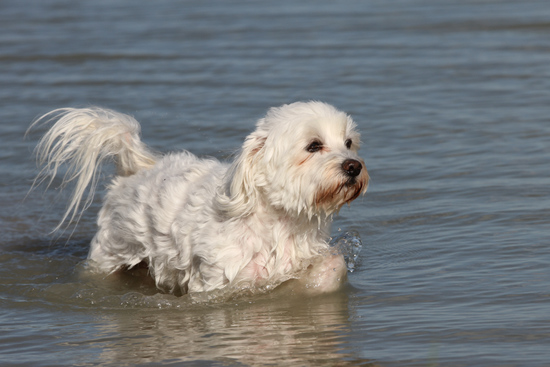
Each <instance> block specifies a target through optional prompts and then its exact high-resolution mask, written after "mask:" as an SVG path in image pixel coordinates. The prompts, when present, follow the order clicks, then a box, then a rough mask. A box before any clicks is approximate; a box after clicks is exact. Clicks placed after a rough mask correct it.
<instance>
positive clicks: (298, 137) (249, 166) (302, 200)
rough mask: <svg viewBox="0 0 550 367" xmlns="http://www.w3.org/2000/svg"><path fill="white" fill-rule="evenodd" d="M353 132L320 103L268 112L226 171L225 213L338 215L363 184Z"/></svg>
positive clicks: (346, 121)
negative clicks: (269, 210) (262, 211)
mask: <svg viewBox="0 0 550 367" xmlns="http://www.w3.org/2000/svg"><path fill="white" fill-rule="evenodd" d="M355 127H356V126H355V124H354V122H353V120H352V119H351V118H350V117H349V116H348V115H346V114H345V113H343V112H341V111H338V110H337V109H335V108H334V107H332V106H330V105H327V104H325V103H321V102H308V103H303V102H297V103H292V104H288V105H284V106H281V107H277V108H272V109H270V110H269V111H268V113H267V115H266V116H265V117H264V118H263V119H260V120H259V121H258V123H257V128H256V131H254V132H253V133H252V134H250V135H249V136H248V137H247V139H246V141H245V143H244V145H243V149H242V151H241V153H240V155H239V156H238V157H237V159H236V160H235V162H234V163H233V165H232V166H231V168H230V170H229V172H228V176H227V182H226V185H227V186H226V187H225V195H226V198H227V201H226V202H225V204H226V205H224V206H225V209H226V210H228V211H230V213H231V214H230V215H246V214H250V213H252V212H253V211H254V210H255V208H259V207H260V206H269V207H271V208H275V209H283V210H285V211H286V212H288V214H290V215H291V216H298V215H302V214H306V215H308V216H309V217H310V218H311V217H312V216H314V215H317V214H321V213H324V214H326V215H330V214H331V213H333V212H335V211H338V209H340V207H341V206H342V205H344V204H345V203H350V202H351V201H353V200H354V199H355V198H357V197H358V196H359V195H360V194H362V193H365V192H366V190H367V186H368V182H369V176H368V173H367V170H366V168H365V164H364V162H363V160H362V159H361V158H360V157H359V156H358V154H357V150H358V149H359V144H360V135H359V133H358V132H357V131H356V129H355Z"/></svg>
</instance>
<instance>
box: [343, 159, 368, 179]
mask: <svg viewBox="0 0 550 367" xmlns="http://www.w3.org/2000/svg"><path fill="white" fill-rule="evenodd" d="M361 168H363V166H362V165H361V162H359V161H356V160H355V159H346V160H345V161H344V162H343V163H342V169H343V170H344V172H346V174H347V175H348V176H350V177H357V176H359V174H360V173H361Z"/></svg>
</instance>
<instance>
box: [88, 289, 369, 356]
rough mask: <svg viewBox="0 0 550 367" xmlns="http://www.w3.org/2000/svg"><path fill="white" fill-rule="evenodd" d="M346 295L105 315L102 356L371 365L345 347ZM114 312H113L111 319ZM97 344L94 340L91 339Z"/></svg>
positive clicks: (273, 296) (284, 297)
mask: <svg viewBox="0 0 550 367" xmlns="http://www.w3.org/2000/svg"><path fill="white" fill-rule="evenodd" d="M349 316H350V315H349V311H348V296H347V293H346V292H344V291H343V292H339V293H335V294H331V295H325V296H320V297H313V298H306V299H304V298H302V297H299V296H297V295H290V294H288V293H286V294H285V292H284V291H279V292H274V293H273V294H270V295H266V296H263V297H261V298H258V297H256V298H254V299H252V298H250V299H239V300H238V301H237V302H236V303H235V302H232V303H228V304H210V305H204V304H201V305H191V306H186V307H185V309H170V310H148V311H146V310H143V309H141V310H126V311H124V312H116V313H111V314H104V317H105V318H106V319H105V320H103V322H101V323H100V326H99V327H101V328H102V330H101V334H102V335H104V336H106V335H117V337H116V338H114V339H109V338H105V337H102V340H103V342H100V344H101V349H102V353H101V359H102V362H103V363H113V364H116V363H125V364H138V363H147V362H155V361H156V362H158V361H165V362H170V361H172V362H175V361H179V362H181V361H197V360H208V361H218V362H224V364H225V363H235V362H238V363H242V364H245V365H260V364H262V365H263V364H273V365H281V364H284V365H300V366H303V365H317V366H318V365H331V366H333V365H338V366H345V365H353V366H357V365H371V364H370V363H368V361H366V360H360V359H359V358H358V357H357V356H354V355H353V354H352V353H351V352H350V351H349V350H347V349H346V346H345V339H346V337H347V336H348V335H349V329H350V328H349V321H348V320H349ZM107 318H108V319H107ZM92 343H93V341H92Z"/></svg>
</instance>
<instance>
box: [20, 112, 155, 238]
mask: <svg viewBox="0 0 550 367" xmlns="http://www.w3.org/2000/svg"><path fill="white" fill-rule="evenodd" d="M55 120H57V121H56V122H55V123H54V125H53V126H52V127H51V128H50V130H49V131H48V132H47V133H46V135H44V137H42V139H41V140H40V142H39V143H38V146H37V147H36V150H35V153H36V156H37V161H38V164H39V165H41V166H44V167H43V168H42V171H40V173H39V174H38V176H37V177H36V179H35V181H34V184H33V187H35V186H37V185H39V184H41V183H42V182H43V181H44V180H46V178H47V177H48V176H49V177H50V179H49V182H48V186H49V185H51V183H52V181H53V179H54V177H55V175H56V174H57V171H58V169H59V168H60V166H61V165H62V164H64V163H66V164H67V165H68V169H67V172H66V173H65V176H64V178H63V181H62V184H61V186H62V187H64V186H65V185H66V184H67V183H69V182H71V181H75V180H76V184H75V187H74V192H73V194H72V198H71V200H70V203H69V205H68V207H67V211H66V212H65V214H64V216H63V219H62V220H61V222H60V223H59V225H58V226H57V227H56V228H55V230H54V232H55V231H57V230H58V229H59V228H61V226H62V225H63V223H64V222H65V221H66V220H67V219H69V221H72V220H74V219H75V217H77V219H78V218H80V216H81V215H82V212H83V211H84V210H86V209H87V208H88V207H89V206H90V204H91V203H92V200H93V197H94V193H95V189H96V186H97V181H98V179H99V175H98V173H99V171H100V167H101V164H102V163H103V162H104V161H106V160H108V159H114V160H115V163H116V166H117V173H118V174H119V175H122V176H129V175H132V174H134V173H136V172H137V171H139V170H141V169H145V168H149V167H151V166H153V165H154V164H155V161H156V156H155V155H154V154H153V153H152V152H150V151H149V149H147V147H146V146H145V144H143V143H142V142H141V141H140V139H139V134H140V126H139V123H138V122H137V121H136V120H135V119H134V118H133V117H131V116H127V115H124V114H121V113H118V112H115V111H112V110H107V109H101V108H98V107H92V108H83V109H76V108H60V109H57V110H54V111H52V112H50V113H47V114H45V115H44V116H42V117H40V118H38V119H37V120H35V121H34V122H33V123H32V125H31V126H30V127H29V130H30V129H32V128H33V127H35V126H37V125H40V124H45V123H48V122H52V121H55ZM27 133H28V131H27ZM87 187H89V190H88V195H87V197H86V200H85V201H84V204H83V206H82V204H81V202H82V199H83V196H84V193H85V191H86V188H87ZM81 208H82V209H81Z"/></svg>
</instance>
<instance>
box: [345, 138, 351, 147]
mask: <svg viewBox="0 0 550 367" xmlns="http://www.w3.org/2000/svg"><path fill="white" fill-rule="evenodd" d="M351 144H352V141H351V139H348V140H346V148H348V149H350V148H351Z"/></svg>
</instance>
